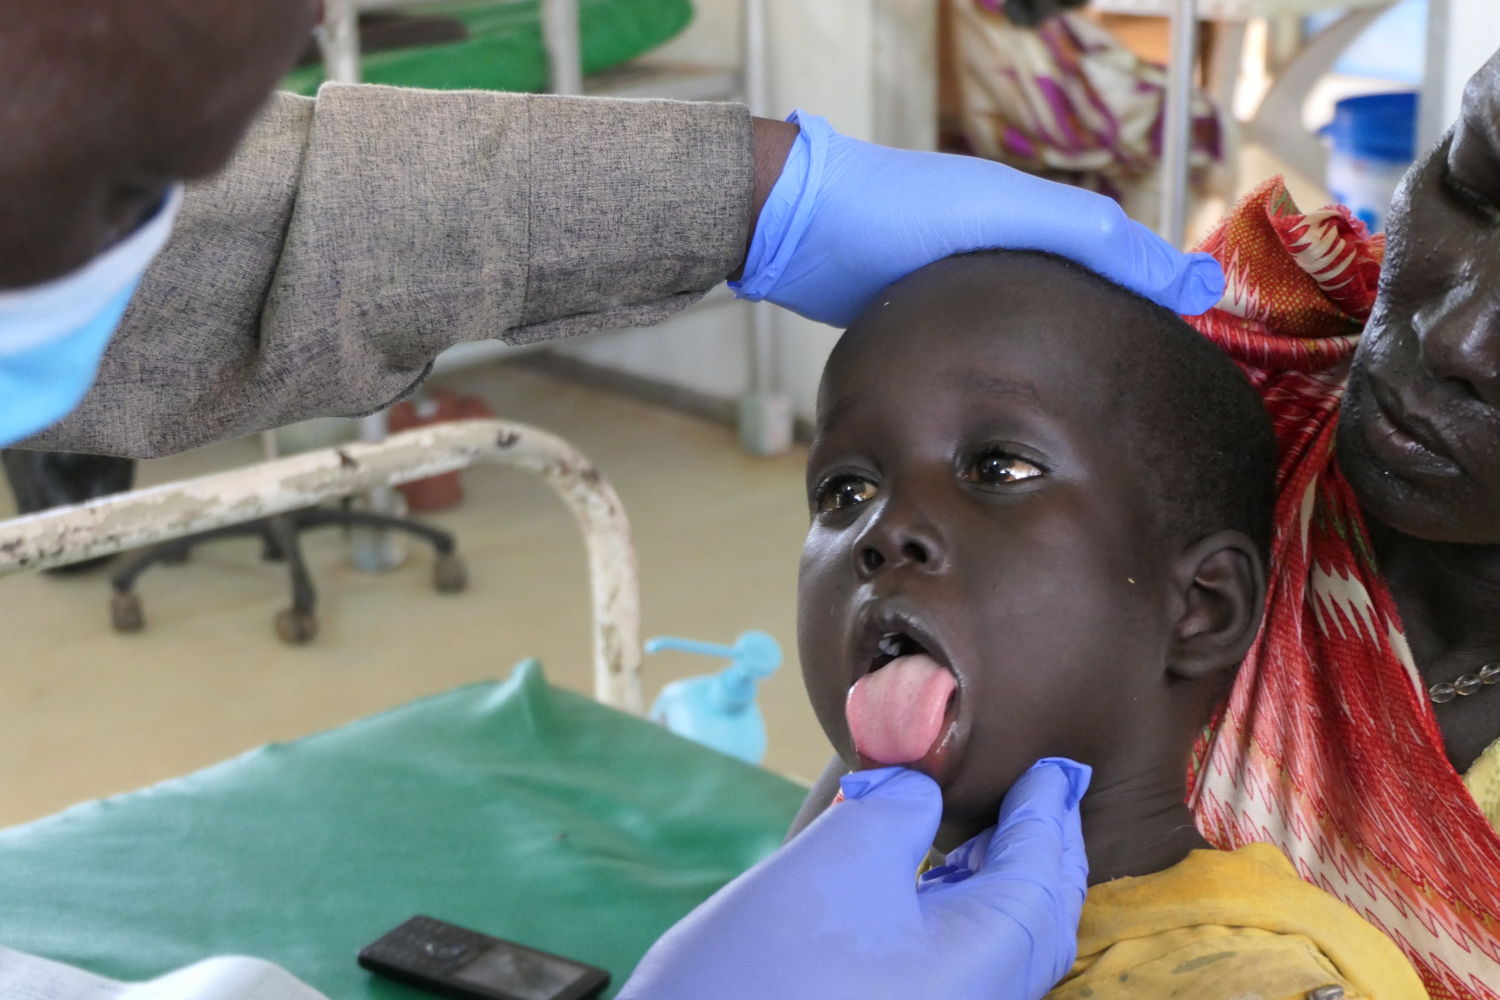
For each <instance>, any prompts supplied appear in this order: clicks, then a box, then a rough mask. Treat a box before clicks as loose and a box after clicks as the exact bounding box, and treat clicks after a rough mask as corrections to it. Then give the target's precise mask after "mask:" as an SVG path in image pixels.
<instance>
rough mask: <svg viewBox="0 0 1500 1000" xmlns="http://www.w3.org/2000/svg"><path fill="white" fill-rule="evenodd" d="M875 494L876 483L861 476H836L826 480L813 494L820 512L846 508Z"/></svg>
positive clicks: (814, 501)
mask: <svg viewBox="0 0 1500 1000" xmlns="http://www.w3.org/2000/svg"><path fill="white" fill-rule="evenodd" d="M874 495H875V484H874V483H872V482H870V481H869V480H868V479H865V478H863V477H861V476H834V477H833V478H831V479H827V480H825V481H824V482H823V483H822V484H821V485H820V486H819V487H818V489H817V492H816V494H815V495H814V496H813V503H814V504H816V505H817V508H818V513H819V514H828V513H831V512H832V511H836V510H846V509H848V508H850V507H854V506H857V505H859V504H862V503H864V502H865V501H866V500H869V499H870V498H871V497H873V496H874Z"/></svg>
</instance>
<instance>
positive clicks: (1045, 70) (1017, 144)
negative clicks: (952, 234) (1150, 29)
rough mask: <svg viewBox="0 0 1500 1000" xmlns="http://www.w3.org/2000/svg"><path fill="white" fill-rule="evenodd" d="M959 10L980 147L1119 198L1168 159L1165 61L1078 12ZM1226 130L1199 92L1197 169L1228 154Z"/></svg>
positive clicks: (978, 4) (967, 113)
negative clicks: (1140, 52)
mask: <svg viewBox="0 0 1500 1000" xmlns="http://www.w3.org/2000/svg"><path fill="white" fill-rule="evenodd" d="M951 15H952V16H951V19H950V22H949V23H950V25H951V43H952V52H953V54H954V57H955V58H956V60H957V62H958V67H957V69H958V72H957V83H958V97H959V102H960V116H961V119H962V123H963V133H964V137H965V139H967V141H968V143H969V144H970V146H972V147H973V150H974V152H976V153H978V154H979V155H980V156H984V157H987V158H989V159H993V160H999V161H1001V162H1002V163H1007V164H1009V165H1011V166H1013V167H1017V168H1019V169H1022V170H1025V171H1028V172H1030V173H1035V174H1042V175H1044V176H1048V177H1052V178H1054V179H1058V180H1066V181H1068V182H1070V183H1074V184H1079V185H1081V186H1083V187H1087V188H1091V189H1093V190H1098V191H1103V192H1104V193H1106V194H1110V195H1112V196H1114V197H1117V198H1124V197H1126V196H1128V195H1129V194H1130V189H1131V188H1133V187H1135V186H1138V185H1140V184H1142V183H1144V182H1145V181H1146V180H1147V179H1148V178H1149V176H1150V174H1151V172H1152V170H1153V168H1154V167H1155V166H1156V164H1157V162H1158V161H1159V160H1160V159H1161V134H1162V121H1163V117H1164V114H1165V110H1164V109H1165V104H1166V80H1167V75H1166V70H1165V69H1164V68H1163V67H1161V66H1157V65H1154V64H1152V63H1149V62H1146V61H1145V60H1143V59H1141V58H1139V57H1138V56H1136V55H1134V54H1133V53H1131V52H1130V51H1129V50H1128V49H1126V48H1125V47H1124V46H1123V45H1121V44H1120V43H1119V42H1118V41H1116V40H1115V39H1114V37H1113V36H1111V35H1110V34H1109V33H1108V32H1107V31H1105V30H1104V29H1103V28H1101V27H1100V26H1099V25H1097V24H1095V23H1094V22H1092V21H1090V20H1088V19H1087V18H1085V17H1083V16H1081V15H1078V14H1069V13H1063V14H1059V15H1058V16H1056V17H1053V18H1051V19H1049V20H1047V21H1045V22H1044V23H1042V24H1041V25H1039V26H1038V27H1035V28H1026V27H1020V26H1018V25H1016V24H1013V23H1012V22H1011V21H1010V20H1009V19H1007V18H1006V16H1005V15H1004V13H1002V4H1001V2H1000V0H951ZM1222 132H1223V130H1222V125H1221V123H1220V120H1219V115H1218V112H1217V111H1216V110H1215V109H1214V107H1213V106H1212V104H1210V103H1209V101H1208V99H1207V97H1205V96H1204V95H1203V94H1201V93H1197V92H1196V91H1195V93H1194V95H1193V149H1192V154H1191V157H1192V158H1191V162H1192V164H1193V166H1194V167H1205V166H1207V165H1209V164H1210V163H1213V162H1217V161H1218V160H1220V159H1221V158H1222V156H1223V151H1222V148H1221V136H1222ZM1130 207H1132V206H1129V205H1127V208H1130Z"/></svg>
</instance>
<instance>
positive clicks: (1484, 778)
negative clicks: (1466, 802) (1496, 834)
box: [1464, 740, 1500, 830]
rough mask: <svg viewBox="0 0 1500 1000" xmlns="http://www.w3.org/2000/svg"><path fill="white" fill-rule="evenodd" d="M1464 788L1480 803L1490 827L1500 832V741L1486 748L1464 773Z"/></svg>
mask: <svg viewBox="0 0 1500 1000" xmlns="http://www.w3.org/2000/svg"><path fill="white" fill-rule="evenodd" d="M1464 787H1465V788H1467V789H1468V790H1469V794H1470V795H1472V796H1474V801H1475V802H1477V803H1479V808H1480V810H1481V811H1482V812H1483V813H1484V815H1485V818H1487V819H1488V820H1489V821H1490V826H1493V827H1494V828H1495V829H1496V830H1500V740H1496V741H1495V742H1493V743H1491V744H1490V745H1489V746H1487V747H1485V748H1484V753H1482V754H1480V755H1479V759H1478V760H1476V761H1475V762H1474V763H1473V764H1471V765H1469V770H1468V771H1467V772H1465V773H1464Z"/></svg>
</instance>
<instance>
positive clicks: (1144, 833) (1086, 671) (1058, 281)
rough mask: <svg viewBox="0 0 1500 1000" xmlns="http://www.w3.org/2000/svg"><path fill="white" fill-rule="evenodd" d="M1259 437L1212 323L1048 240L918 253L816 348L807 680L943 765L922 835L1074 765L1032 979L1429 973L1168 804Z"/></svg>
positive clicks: (1307, 982) (1175, 989)
mask: <svg viewBox="0 0 1500 1000" xmlns="http://www.w3.org/2000/svg"><path fill="white" fill-rule="evenodd" d="M1228 414H1232V416H1230V417H1227V418H1226V415H1228ZM1210 415H1211V417H1212V418H1211V419H1210ZM1273 452H1274V445H1273V442H1272V438H1271V432H1270V428H1269V425H1268V422H1267V418H1266V416H1265V412H1264V410H1263V408H1262V405H1261V402H1260V400H1259V398H1258V397H1257V396H1256V395H1255V393H1254V392H1253V391H1252V390H1251V388H1250V386H1249V385H1248V384H1247V383H1246V381H1245V380H1244V378H1243V377H1242V376H1241V375H1240V373H1239V372H1238V370H1236V369H1235V367H1234V366H1233V364H1232V363H1231V362H1230V361H1228V360H1227V358H1226V357H1225V356H1224V355H1223V354H1222V352H1221V351H1220V350H1219V349H1218V348H1217V347H1214V346H1213V345H1211V344H1209V343H1208V342H1207V341H1205V340H1204V339H1203V338H1202V337H1201V336H1199V335H1198V334H1197V333H1196V332H1195V331H1193V330H1192V328H1190V327H1189V326H1187V325H1186V324H1185V323H1183V322H1182V320H1181V319H1179V318H1178V317H1176V316H1174V315H1172V314H1170V313H1168V312H1167V311H1165V310H1163V309H1161V308H1159V307H1157V306H1155V305H1152V304H1151V303H1149V302H1147V301H1146V300H1144V299H1141V298H1139V297H1137V296H1135V295H1134V294H1132V293H1130V292H1127V291H1125V290H1124V289H1121V288H1119V287H1117V286H1115V285H1113V284H1111V283H1109V282H1107V281H1106V280H1105V279H1103V278H1100V277H1098V276H1097V275H1094V274H1093V273H1091V272H1088V271H1085V270H1083V269H1081V268H1079V267H1078V266H1076V265H1073V264H1071V263H1068V262H1066V261H1062V260H1060V259H1057V258H1052V257H1048V256H1045V255H1040V254H1033V253H1016V252H994V253H983V254H974V255H968V256H964V257H956V258H950V259H948V260H945V261H940V262H938V263H936V264H933V265H930V266H928V267H926V268H924V269H922V270H921V271H918V272H917V273H916V274H914V275H912V276H910V277H908V278H906V279H904V280H902V281H900V282H898V283H897V284H895V285H893V286H892V287H891V288H890V289H888V290H887V292H886V293H885V294H884V295H882V296H880V297H879V298H878V299H877V300H876V302H875V303H874V304H873V305H872V306H871V307H870V308H869V309H868V310H867V311H866V312H865V314H864V315H863V316H861V317H860V318H859V319H858V320H857V321H856V322H855V324H854V325H853V326H852V327H850V328H849V330H848V332H847V333H846V334H845V335H844V337H843V338H842V339H841V340H840V341H839V344H838V346H837V347H836V348H835V350H834V352H833V355H832V357H831V358H830V359H829V362H828V367H827V369H826V371H825V372H824V375H823V383H822V386H821V389H820V392H819V398H818V417H817V430H816V435H815V437H814V440H813V443H812V448H811V452H810V455H809V458H808V475H807V484H808V497H809V502H810V506H811V509H812V525H811V528H810V530H809V532H808V537H807V543H806V546H805V548H804V551H803V557H802V566H801V574H800V583H799V627H798V632H799V635H798V643H799V648H800V652H801V659H802V665H803V671H804V677H805V680H806V684H807V689H808V692H809V694H810V696H811V698H812V702H813V706H814V709H815V711H816V712H817V715H818V719H819V721H820V722H821V723H822V725H823V728H824V730H825V731H826V732H827V733H828V736H829V738H830V739H831V740H832V742H833V744H834V747H835V748H836V749H837V751H838V753H839V754H840V756H841V757H842V758H843V760H844V762H845V763H846V764H847V765H848V766H849V767H851V768H860V767H874V766H883V765H887V764H905V765H906V766H909V767H912V768H916V769H918V770H921V771H924V772H926V773H927V774H928V775H930V776H931V777H933V778H934V779H935V780H936V781H937V782H938V784H939V785H940V786H941V787H942V789H943V801H944V823H943V828H942V830H941V831H940V834H939V842H938V845H937V846H938V847H940V848H942V849H950V848H953V847H954V846H955V845H958V844H960V843H962V842H963V841H964V840H965V839H966V838H968V837H971V836H972V835H974V834H975V833H977V832H979V831H981V830H983V829H984V828H986V827H988V826H990V825H991V824H992V823H993V822H994V817H995V814H996V810H997V808H998V805H999V803H1000V800H1001V798H1002V797H1003V796H1004V793H1005V791H1006V789H1007V788H1009V786H1010V785H1011V783H1012V782H1014V781H1015V779H1016V778H1017V777H1018V776H1019V775H1020V774H1021V773H1022V772H1023V771H1024V770H1025V769H1026V767H1027V766H1029V765H1030V764H1031V763H1032V762H1033V761H1035V760H1036V759H1038V758H1040V757H1044V756H1066V757H1071V758H1073V759H1075V760H1078V761H1081V762H1083V763H1086V764H1089V765H1091V766H1092V767H1093V769H1094V777H1093V783H1092V785H1091V787H1090V789H1089V792H1088V795H1087V796H1086V797H1085V798H1084V800H1083V803H1082V816H1083V829H1084V839H1085V842H1086V844H1087V846H1088V854H1089V862H1090V884H1091V889H1090V891H1089V897H1088V901H1087V902H1086V904H1085V907H1084V912H1083V922H1082V926H1081V928H1080V932H1079V957H1078V961H1077V963H1076V964H1075V966H1074V968H1073V970H1072V972H1071V973H1070V974H1069V975H1068V976H1067V977H1066V978H1065V979H1064V980H1063V982H1061V983H1059V984H1058V985H1057V987H1056V988H1055V989H1054V990H1053V991H1052V992H1051V993H1049V994H1048V996H1049V997H1050V998H1055V1000H1063V998H1067V1000H1074V998H1077V1000H1083V998H1092V1000H1107V998H1112V997H1150V998H1158V997H1168V996H1182V997H1193V998H1196V1000H1213V998H1224V1000H1228V998H1235V997H1257V998H1265V1000H1279V998H1293V997H1295V998H1302V997H1310V998H1314V1000H1337V998H1340V997H1342V998H1345V1000H1351V998H1355V997H1377V998H1381V1000H1387V998H1389V1000H1407V998H1419V997H1426V996H1427V994H1426V993H1425V991H1424V990H1423V988H1422V986H1421V983H1420V981H1419V980H1418V979H1417V977H1416V974H1415V973H1414V972H1413V971H1412V969H1411V967H1410V965H1408V963H1407V962H1406V960H1405V959H1404V958H1403V957H1402V955H1401V953H1400V951H1398V950H1397V948H1396V947H1395V945H1394V944H1393V943H1392V942H1391V941H1389V940H1388V939H1386V938H1385V937H1384V936H1383V935H1382V934H1381V933H1380V932H1379V931H1378V930H1377V929H1376V928H1374V927H1373V926H1371V925H1370V924H1368V923H1366V922H1365V921H1364V920H1363V919H1361V918H1360V917H1359V916H1358V915H1357V914H1356V913H1355V912H1354V911H1353V910H1351V909H1349V908H1348V907H1347V906H1345V905H1344V904H1343V903H1340V902H1338V901H1337V900H1335V899H1334V898H1333V897H1331V896H1328V895H1326V894H1324V893H1323V892H1321V891H1320V890H1318V889H1316V888H1314V887H1313V886H1311V885H1308V884H1306V883H1304V882H1303V881H1302V880H1301V879H1300V878H1298V876H1297V873H1296V872H1295V871H1294V870H1293V868H1292V866H1291V865H1290V864H1289V863H1288V862H1287V861H1286V860H1285V859H1284V858H1283V857H1282V856H1281V854H1280V853H1279V852H1278V851H1277V850H1276V849H1275V848H1274V847H1270V846H1268V845H1264V844H1252V845H1250V846H1248V847H1245V848H1242V849H1240V850H1238V851H1233V852H1218V851H1212V850H1209V849H1207V848H1208V845H1207V843H1206V842H1205V841H1204V840H1203V838H1202V837H1201V836H1200V835H1199V833H1198V831H1197V829H1196V828H1195V826H1194V824H1193V820H1192V816H1191V815H1190V813H1189V811H1188V808H1187V806H1186V804H1185V802H1184V800H1185V791H1186V788H1185V785H1186V776H1187V770H1188V760H1189V755H1190V752H1191V749H1192V746H1193V742H1194V739H1195V738H1196V736H1197V734H1198V733H1199V731H1200V729H1201V728H1202V726H1203V725H1204V724H1205V722H1206V721H1207V719H1208V718H1209V716H1210V714H1211V712H1212V711H1213V709H1214V707H1215V705H1216V704H1217V702H1218V700H1219V698H1220V697H1221V695H1222V694H1223V692H1224V691H1225V690H1226V686H1227V684H1228V682H1229V680H1230V679H1231V677H1232V675H1233V672H1234V669H1235V666H1236V664H1238V663H1239V661H1240V659H1241V658H1242V657H1243V655H1244V654H1245V652H1246V650H1247V649H1248V648H1249V646H1250V644H1251V642H1252V640H1253V639H1254V637H1255V633H1256V630H1257V627H1258V625H1259V623H1260V615H1261V610H1262V606H1263V596H1264V595H1263V590H1264V586H1265V570H1264V559H1265V553H1266V550H1267V548H1268V545H1269V535H1270V512H1271V487H1272V482H1271V479H1272V470H1273V468H1274V465H1273V463H1274V454H1273ZM964 860H965V853H964V852H963V851H962V850H959V851H955V852H954V854H953V855H951V856H950V858H949V863H948V864H946V865H944V866H942V867H940V868H938V869H935V870H934V871H932V872H929V873H927V875H925V876H924V877H925V878H950V879H952V878H961V877H964V875H965V873H966V870H965V866H964Z"/></svg>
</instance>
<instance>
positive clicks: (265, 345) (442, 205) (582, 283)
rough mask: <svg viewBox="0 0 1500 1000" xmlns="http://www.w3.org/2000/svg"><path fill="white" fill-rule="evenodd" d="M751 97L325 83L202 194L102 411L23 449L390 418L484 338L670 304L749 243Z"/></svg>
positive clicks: (525, 338)
mask: <svg viewBox="0 0 1500 1000" xmlns="http://www.w3.org/2000/svg"><path fill="white" fill-rule="evenodd" d="M750 134H751V127H750V117H749V114H748V112H747V111H746V110H745V109H744V108H743V107H741V106H738V105H732V104H698V103H684V102H675V101H620V100H595V99H588V98H570V97H551V96H527V95H516V94H498V93H489V92H478V91H460V92H447V93H442V92H433V91H422V90H411V89H398V88H390V87H376V86H359V87H354V86H336V85H329V86H325V87H324V88H323V89H322V91H321V92H320V93H319V95H318V97H317V98H316V99H310V98H300V97H293V96H290V95H277V96H276V97H275V98H274V99H273V100H272V101H271V102H270V104H269V105H268V107H267V109H266V111H265V113H264V114H263V116H262V117H261V119H260V120H259V121H258V123H257V124H256V126H255V127H254V128H253V130H252V131H251V133H250V134H249V135H248V136H247V138H246V141H245V142H244V144H243V146H242V147H241V148H240V150H239V151H238V153H237V154H236V156H235V159H234V160H233V161H232V162H231V163H230V165H229V166H228V167H227V168H226V169H225V170H224V171H222V172H221V173H220V174H218V175H217V176H215V177H213V178H211V179H209V180H207V181H204V182H201V183H198V184H195V185H193V186H191V187H190V188H189V191H188V196H187V199H186V202H185V204H184V207H183V211H182V215H181V216H180V217H179V219H178V224H177V227H176V229H175V231H174V233H173V237H172V239H171V241H170V242H169V244H168V246H167V248H166V249H165V250H164V251H163V252H162V254H161V256H160V257H158V259H157V260H156V261H155V262H154V263H153V265H152V267H151V269H150V270H149V271H148V272H147V274H146V278H145V280H144V281H143V282H142V284H141V287H140V290H139V292H138V293H137V294H136V297H135V299H134V300H133V301H132V303H131V306H130V308H129V310H128V311H127V312H126V315H125V319H124V322H123V323H122V325H121V328H120V330H119V332H118V334H117V335H116V337H115V339H114V341H113V342H112V343H111V345H110V348H109V350H108V352H107V354H106V356H105V359H104V364H103V367H102V368H101V370H100V373H99V377H98V379H97V380H96V382H95V384H94V386H93V388H92V389H91V390H90V392H89V394H88V396H87V398H85V400H84V402H83V404H82V405H81V406H80V407H79V408H78V410H77V411H76V412H74V413H73V414H72V415H71V416H70V417H69V418H68V419H66V420H65V421H63V422H62V423H61V424H59V425H57V426H56V427H53V428H51V429H49V430H48V431H46V432H44V433H43V434H41V435H39V436H37V437H36V438H33V439H32V440H30V441H28V442H26V445H25V446H26V447H33V448H50V449H56V450H67V451H88V452H101V453H107V454H115V455H130V456H138V457H149V456H155V455H162V454H169V453H172V452H177V451H181V450H184V449H186V448H191V447H194V446H197V445H201V444H205V443H207V442H210V441H214V440H219V439H223V438H228V437H233V436H238V435H242V434H246V433H250V432H253V431H258V430H264V429H266V428H271V427H276V426H280V425H283V424H287V423H291V422H293V421H296V420H301V419H305V418H308V417H314V416H330V415H342V416H352V415H358V414H362V413H367V412H371V411H373V410H378V409H380V408H381V407H384V406H386V405H388V404H390V403H392V402H394V401H395V400H397V399H400V398H401V397H402V396H404V395H405V394H407V393H408V392H410V391H411V389H412V388H414V387H415V385H416V384H417V383H419V382H420V381H421V379H422V378H423V377H424V375H425V374H426V372H427V370H428V368H429V367H430V365H431V363H432V359H433V357H434V356H435V355H436V354H437V353H438V352H439V351H441V350H442V349H443V348H445V347H448V346H450V345H452V344H454V343H457V342H459V341H463V340H478V339H485V338H498V339H501V340H504V341H507V342H509V343H516V344H520V343H530V342H533V341H538V340H547V339H551V338H557V337H565V336H569V335H572V334H577V333H583V332H586V331H590V330H598V329H603V328H609V327H620V326H638V325H643V324H648V323H654V322H658V321H660V320H662V319H665V318H667V317H668V316H670V315H672V314H673V313H675V312H677V311H678V310H680V309H682V308H683V307H684V306H686V305H687V304H689V303H691V302H693V301H694V300H696V299H697V298H698V297H699V296H701V295H702V294H703V293H704V292H705V291H707V290H708V289H709V288H711V287H712V286H713V285H715V284H717V283H718V282H719V281H721V280H723V278H724V276H725V275H726V274H728V273H729V271H730V270H732V269H733V268H734V267H735V265H736V264H737V263H738V261H739V259H740V257H741V256H742V253H743V249H744V246H745V240H746V235H747V225H748V222H747V220H748V216H749V199H750V187H751V168H752V163H751V137H750Z"/></svg>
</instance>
